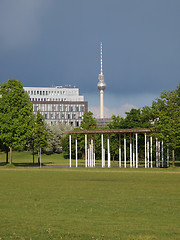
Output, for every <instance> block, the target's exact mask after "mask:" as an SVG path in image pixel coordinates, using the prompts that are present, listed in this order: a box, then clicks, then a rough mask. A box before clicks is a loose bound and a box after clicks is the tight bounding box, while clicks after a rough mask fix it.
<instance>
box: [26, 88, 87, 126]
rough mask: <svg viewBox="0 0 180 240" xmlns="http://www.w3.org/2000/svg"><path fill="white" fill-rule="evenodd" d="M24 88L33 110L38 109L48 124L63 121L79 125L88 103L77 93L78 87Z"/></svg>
mask: <svg viewBox="0 0 180 240" xmlns="http://www.w3.org/2000/svg"><path fill="white" fill-rule="evenodd" d="M24 90H25V91H26V92H27V93H28V94H29V97H30V101H31V102H32V103H33V111H34V112H36V111H37V110H39V111H40V113H41V114H42V115H43V116H44V118H45V120H46V121H47V122H48V123H50V124H52V123H56V122H64V123H67V124H70V125H72V126H73V127H79V126H80V124H81V121H82V117H83V114H84V112H87V111H88V103H87V101H84V96H80V95H79V89H78V88H70V87H68V88H63V87H62V86H56V87H24Z"/></svg>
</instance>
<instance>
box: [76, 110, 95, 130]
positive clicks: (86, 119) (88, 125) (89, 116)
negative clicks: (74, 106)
mask: <svg viewBox="0 0 180 240" xmlns="http://www.w3.org/2000/svg"><path fill="white" fill-rule="evenodd" d="M94 128H97V123H96V120H95V118H94V117H93V113H92V112H87V113H84V115H83V120H82V122H81V126H80V129H83V130H90V129H94Z"/></svg>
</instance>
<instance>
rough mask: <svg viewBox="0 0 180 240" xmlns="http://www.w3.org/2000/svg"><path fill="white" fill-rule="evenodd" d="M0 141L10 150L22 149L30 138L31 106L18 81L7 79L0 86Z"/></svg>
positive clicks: (31, 123)
mask: <svg viewBox="0 0 180 240" xmlns="http://www.w3.org/2000/svg"><path fill="white" fill-rule="evenodd" d="M0 95H1V97H0V139H1V141H2V143H3V145H4V146H5V147H6V149H7V148H9V149H10V164H12V150H16V149H18V148H22V147H23V146H25V144H26V143H27V141H28V139H29V138H30V137H31V129H32V125H33V106H32V103H30V102H29V95H28V94H27V93H26V92H25V91H24V89H23V85H22V83H21V82H20V81H18V80H15V79H9V80H8V82H5V83H2V84H1V86H0Z"/></svg>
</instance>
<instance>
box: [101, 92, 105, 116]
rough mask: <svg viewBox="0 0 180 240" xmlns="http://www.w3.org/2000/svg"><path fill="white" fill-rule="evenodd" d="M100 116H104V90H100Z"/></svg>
mask: <svg viewBox="0 0 180 240" xmlns="http://www.w3.org/2000/svg"><path fill="white" fill-rule="evenodd" d="M100 118H104V91H103V90H100Z"/></svg>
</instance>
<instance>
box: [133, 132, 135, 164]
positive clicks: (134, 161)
mask: <svg viewBox="0 0 180 240" xmlns="http://www.w3.org/2000/svg"><path fill="white" fill-rule="evenodd" d="M134 167H135V148H134V133H133V168H134Z"/></svg>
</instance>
